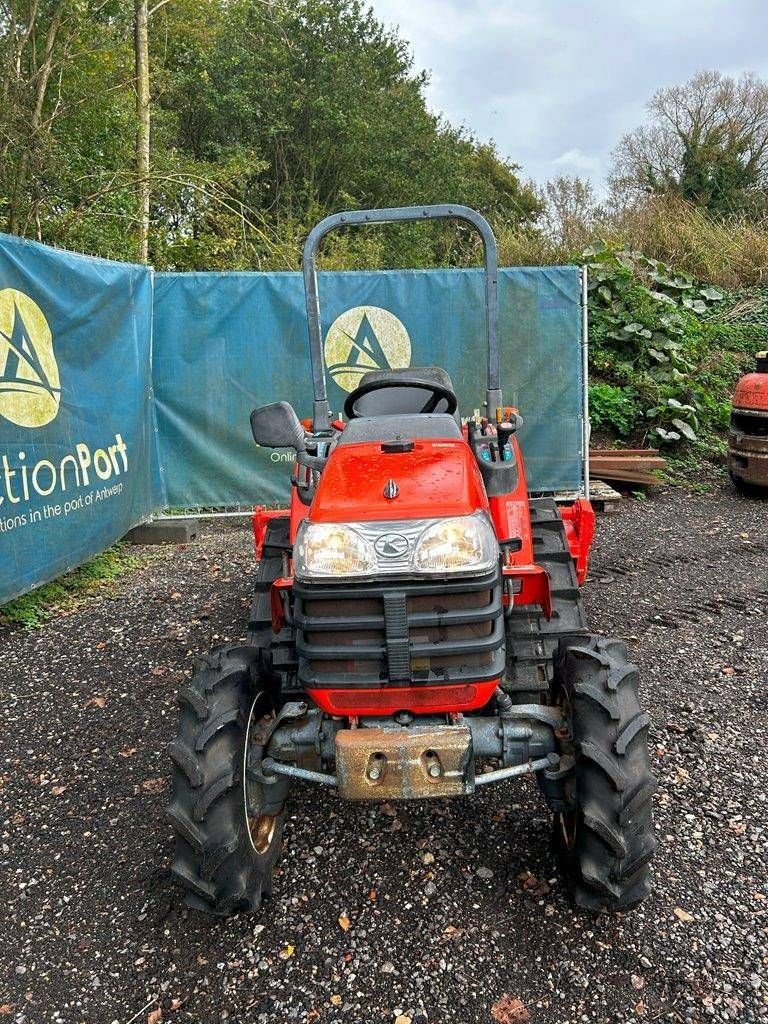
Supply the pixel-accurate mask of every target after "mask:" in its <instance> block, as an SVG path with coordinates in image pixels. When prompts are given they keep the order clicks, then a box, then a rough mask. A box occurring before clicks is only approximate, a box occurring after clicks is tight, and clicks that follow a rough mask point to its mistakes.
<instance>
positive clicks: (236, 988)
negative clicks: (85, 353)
mask: <svg viewBox="0 0 768 1024" xmlns="http://www.w3.org/2000/svg"><path fill="white" fill-rule="evenodd" d="M767 555H768V503H766V502H759V501H754V500H747V499H741V498H738V497H737V496H736V495H735V494H733V492H732V491H731V490H730V489H729V488H723V489H722V490H720V491H718V492H717V493H715V494H711V495H693V494H687V493H685V492H683V491H680V490H675V491H665V492H662V493H660V494H658V495H657V496H656V497H655V498H654V499H653V500H651V501H648V502H631V501H630V502H627V503H626V504H625V507H624V508H623V510H622V512H621V513H620V514H619V515H616V516H610V517H607V516H606V517H602V518H601V519H600V520H599V523H598V539H597V544H596V549H595V554H594V558H593V565H592V571H591V574H590V579H589V581H588V583H587V586H586V589H585V596H586V601H587V605H588V610H589V613H590V617H591V625H592V628H593V629H595V630H596V631H597V630H599V631H601V632H603V633H606V634H613V635H617V636H620V637H624V638H625V639H627V640H628V642H629V643H630V646H631V649H632V651H633V653H634V656H635V657H636V659H637V661H638V662H639V664H640V666H641V669H642V673H643V678H644V681H645V693H646V699H647V703H648V705H649V710H650V711H651V713H652V715H653V720H654V725H653V729H652V732H651V737H650V742H651V749H652V751H653V756H654V761H655V765H656V771H657V773H658V775H659V779H660V790H659V796H658V800H657V804H656V822H657V833H658V838H659V844H660V845H659V854H658V858H657V862H656V864H657V867H656V873H655V874H656V879H655V881H656V892H655V895H654V896H653V897H652V899H651V900H650V901H649V902H648V903H646V904H645V905H644V906H643V907H642V908H641V909H640V910H638V911H636V912H635V913H633V914H632V915H629V916H627V917H626V918H622V919H610V918H599V919H595V918H591V917H588V916H584V915H581V914H577V913H575V912H574V911H573V910H572V909H571V908H570V905H569V904H568V902H567V900H566V898H565V895H564V893H563V891H562V889H561V887H560V885H559V883H558V880H557V876H556V873H555V866H554V863H553V860H552V856H551V853H550V849H549V845H548V834H549V822H548V817H547V811H546V808H545V807H544V805H543V804H542V803H540V802H539V801H538V799H537V798H536V795H535V791H534V788H533V786H532V785H530V784H525V785H523V784H512V783H510V784H506V785H503V786H498V787H488V789H487V790H484V791H482V792H481V793H479V795H478V796H477V797H476V798H474V799H472V800H456V801H445V802H439V803H424V804H413V805H398V804H390V805H383V806H373V805H372V806H352V805H347V804H343V803H341V802H340V801H339V800H338V798H337V797H335V796H334V795H332V794H329V793H327V792H322V793H320V792H318V791H317V790H316V789H314V788H311V787H306V786H296V787H295V788H294V790H293V793H292V797H291V805H290V820H289V822H288V825H287V828H286V846H285V856H284V858H283V861H282V864H281V867H280V870H279V874H278V877H277V878H276V880H275V896H274V898H273V899H271V900H269V901H268V902H267V903H266V904H265V907H264V910H263V912H262V913H261V915H260V916H259V917H258V918H255V919H253V918H245V917H240V918H236V919H234V920H230V921H218V920H209V919H207V918H204V917H200V916H198V915H197V914H195V913H193V912H188V911H185V910H183V909H181V907H180V903H179V900H178V893H177V890H176V889H175V887H174V886H173V884H172V883H171V881H170V878H169V874H168V863H169V856H170V850H171V837H170V832H169V829H168V827H167V826H166V825H165V823H164V821H163V817H162V814H163V807H164V804H165V802H166V800H167V790H166V776H167V764H166V755H165V746H166V744H167V742H168V741H169V740H170V739H171V737H172V734H173V731H174V720H175V690H176V687H177V685H178V682H179V680H180V679H181V678H182V677H183V674H184V673H185V671H187V670H188V668H189V666H190V664H191V659H192V657H193V656H194V655H195V654H197V653H200V652H202V651H204V650H205V649H207V648H208V647H209V646H211V645H213V644H216V643H219V642H224V641H226V640H230V639H237V638H238V636H240V635H242V634H243V633H244V629H245V623H246V618H247V608H248V590H249V579H250V575H251V573H252V571H253V562H252V554H251V545H250V537H249V534H248V530H247V528H245V527H239V526H232V525H225V526H222V527H216V528H214V527H211V526H207V527H206V528H205V530H204V532H203V534H202V536H201V538H200V540H199V541H198V542H196V543H195V544H193V545H189V546H188V547H186V548H183V549H169V550H167V551H165V552H163V554H162V556H161V557H160V558H159V559H158V560H157V561H153V562H152V563H151V564H150V565H149V566H148V567H147V568H146V569H143V570H139V571H138V572H137V573H136V574H135V575H133V576H132V577H131V579H130V580H127V581H126V582H124V583H121V584H119V585H118V587H117V589H116V590H115V591H114V592H112V593H111V594H110V595H108V596H105V597H100V598H97V599H95V600H94V601H93V602H92V603H89V604H88V605H86V606H83V607H80V608H78V609H76V610H74V611H73V612H71V613H69V614H64V615H61V616H59V617H57V618H56V619H55V620H53V621H51V622H50V623H48V624H47V625H45V626H44V627H43V628H42V629H40V630H38V631H36V632H26V631H24V630H22V629H20V628H15V627H4V628H2V631H0V668H1V669H2V699H3V718H4V724H5V735H4V740H3V779H2V781H3V785H2V788H0V807H1V808H2V814H3V819H4V824H3V829H2V831H3V836H2V853H1V854H0V858H1V861H0V866H1V867H2V870H3V873H4V876H5V877H4V884H3V890H4V892H5V894H6V899H7V907H6V911H5V922H4V928H3V934H2V937H0V952H2V963H3V965H4V966H3V969H2V970H3V974H2V980H0V985H2V989H0V1019H3V1020H8V1021H14V1022H17V1024H38V1022H40V1024H43V1022H45V1024H49V1022H61V1024H80V1022H88V1024H103V1022H104V1024H111V1022H112V1021H116V1022H119V1024H127V1021H129V1020H131V1019H132V1018H133V1017H134V1015H137V1016H136V1017H135V1020H136V1021H139V1022H141V1024H146V1022H147V1021H148V1020H150V1021H151V1022H152V1024H157V1022H158V1021H159V1020H162V1021H166V1022H168V1021H171V1022H174V1024H176V1022H179V1024H181V1022H190V1021H194V1022H200V1024H203V1022H205V1024H210V1022H214V1021H224V1020H228V1021H233V1022H235V1021H236V1022H245V1021H248V1022H259V1024H267V1022H273V1021H275V1022H280V1024H282V1022H284V1021H294V1020H295V1021H306V1022H312V1021H323V1022H325V1021H328V1022H331V1021H350V1022H355V1024H357V1022H362V1021H365V1022H368V1021H393V1022H394V1021H395V1019H396V1018H397V1017H398V1016H400V1017H401V1018H406V1019H407V1018H411V1020H412V1021H413V1024H421V1022H423V1021H430V1022H434V1024H454V1022H455V1024H459V1022H462V1024H464V1022H484V1024H489V1022H492V1021H493V1020H499V1019H503V1016H500V1015H503V1013H506V1014H507V1015H511V1014H512V1011H511V1010H510V1007H513V1008H514V1010H515V1014H517V1017H515V1016H512V1019H513V1020H515V1019H519V1020H527V1019H529V1018H530V1020H531V1021H532V1022H534V1024H539V1022H547V1024H566V1022H574V1024H575V1022H582V1021H597V1022H606V1024H608V1022H612V1024H613V1022H619V1021H621V1022H627V1021H638V1022H643V1021H651V1020H669V1021H680V1022H682V1024H685V1022H695V1021H704V1020H710V1019H719V1020H734V1021H747V1022H748V1021H762V1020H765V1019H768V980H767V975H768V965H767V964H766V959H765V957H766V954H765V949H766V948H767V947H768V884H767V883H766V855H767V854H768V830H767V828H766V804H765V792H764V791H765V784H766V771H765V756H764V751H765V748H766V743H767V742H768V715H767V714H766V703H767V701H768V693H767V691H768V634H767V631H766V626H765V624H766V612H767V611H768V557H767ZM341 920H344V921H345V922H347V925H346V927H343V926H342V925H341V924H340V921H341ZM158 1009H160V1010H161V1011H162V1017H158V1016H157V1015H156V1011H157V1010H158ZM152 1014H155V1016H152ZM525 1014H528V1015H529V1018H528V1017H526V1016H524V1015H525Z"/></svg>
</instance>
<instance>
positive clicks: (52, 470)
mask: <svg viewBox="0 0 768 1024" xmlns="http://www.w3.org/2000/svg"><path fill="white" fill-rule="evenodd" d="M0 468H1V470H2V472H0V505H2V504H3V503H4V502H6V501H7V502H9V503H10V504H11V505H14V506H18V505H23V504H26V503H27V502H30V501H34V499H35V498H36V497H41V498H47V497H50V495H52V494H53V493H54V492H59V491H61V492H67V491H69V492H71V491H74V490H77V489H79V488H81V487H89V486H90V485H91V484H92V483H96V482H98V481H100V480H111V479H113V478H115V477H118V476H121V475H122V474H124V473H127V472H128V446H127V445H126V443H125V441H123V439H122V437H121V436H120V434H115V443H114V444H110V445H105V447H104V448H96V449H95V450H92V449H91V448H89V447H88V445H87V444H76V445H75V446H74V448H73V450H72V451H71V452H70V453H69V454H67V455H65V456H64V457H63V458H61V459H57V460H56V462H52V461H51V460H50V459H39V460H38V461H37V462H35V463H32V464H28V463H27V456H26V452H23V451H19V452H18V453H17V456H16V458H15V459H14V460H13V461H11V460H10V459H9V458H8V456H7V455H3V457H2V460H0Z"/></svg>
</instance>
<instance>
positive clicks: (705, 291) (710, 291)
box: [699, 285, 723, 302]
mask: <svg viewBox="0 0 768 1024" xmlns="http://www.w3.org/2000/svg"><path fill="white" fill-rule="evenodd" d="M699 295H703V296H704V298H705V299H707V300H709V302H719V301H720V300H721V299H722V298H723V293H722V292H721V291H720V289H719V288H715V286H714V285H709V287H707V288H701V289H700V290H699Z"/></svg>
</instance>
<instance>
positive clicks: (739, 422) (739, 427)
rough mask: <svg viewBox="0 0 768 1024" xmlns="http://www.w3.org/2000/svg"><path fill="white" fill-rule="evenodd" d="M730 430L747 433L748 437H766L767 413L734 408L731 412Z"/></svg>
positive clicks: (767, 429)
mask: <svg viewBox="0 0 768 1024" xmlns="http://www.w3.org/2000/svg"><path fill="white" fill-rule="evenodd" d="M731 430H732V432H733V433H735V434H747V435H749V436H750V437H768V413H765V412H763V413H761V412H745V411H743V410H741V409H734V410H733V412H732V413H731Z"/></svg>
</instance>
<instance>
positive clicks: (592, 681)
mask: <svg viewBox="0 0 768 1024" xmlns="http://www.w3.org/2000/svg"><path fill="white" fill-rule="evenodd" d="M552 698H553V702H554V703H556V704H558V705H559V706H560V707H562V709H563V711H564V712H565V715H566V719H567V720H568V722H569V725H570V736H569V737H568V738H564V739H563V740H562V748H563V749H562V751H561V753H563V754H565V755H568V754H570V755H571V756H572V757H573V759H574V768H573V774H572V777H571V778H570V779H569V780H568V782H567V783H566V792H565V796H566V800H565V806H566V808H567V809H566V810H565V811H564V812H561V813H558V814H556V815H555V822H554V841H555V847H556V850H557V852H558V854H559V859H560V862H561V865H562V867H563V871H564V874H565V877H566V879H567V882H568V884H569V887H570V889H571V892H572V895H573V898H574V901H575V902H576V904H577V906H579V907H582V908H584V909H586V910H592V911H596V912H606V911H625V910H630V909H631V908H632V907H634V906H635V905H636V904H638V903H640V902H641V901H642V900H644V899H645V897H646V896H647V895H648V894H649V892H650V888H651V886H650V878H649V862H650V860H651V858H652V857H653V853H654V850H655V849H656V841H655V839H654V836H653V826H652V821H651V797H652V795H653V792H654V790H655V788H656V783H655V781H654V778H653V775H652V774H651V769H650V759H649V755H648V745H647V730H648V725H649V724H650V718H649V716H648V715H647V714H646V713H645V712H643V710H642V709H641V707H640V703H639V699H638V672H637V667H636V666H635V665H633V664H632V663H631V662H630V661H629V660H628V658H627V649H626V646H625V645H624V644H623V643H622V642H621V641H620V640H602V639H598V638H596V637H583V638H582V637H572V638H568V639H564V640H562V641H561V642H560V645H559V648H558V651H557V654H556V657H555V665H554V679H553V693H552Z"/></svg>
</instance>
